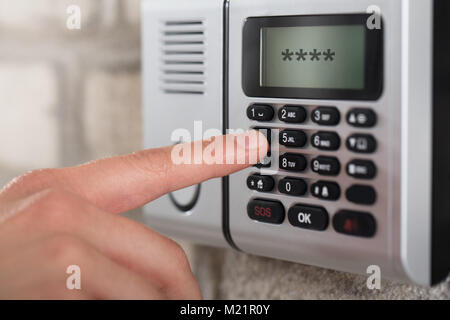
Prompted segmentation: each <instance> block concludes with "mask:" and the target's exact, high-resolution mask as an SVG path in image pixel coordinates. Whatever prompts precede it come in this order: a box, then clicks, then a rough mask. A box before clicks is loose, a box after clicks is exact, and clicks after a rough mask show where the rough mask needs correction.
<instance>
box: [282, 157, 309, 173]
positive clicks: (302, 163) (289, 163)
mask: <svg viewBox="0 0 450 320" xmlns="http://www.w3.org/2000/svg"><path fill="white" fill-rule="evenodd" d="M280 169H283V170H287V171H294V172H301V171H304V170H305V169H306V158H305V157H304V156H302V155H301V154H295V153H286V154H283V155H282V156H280Z"/></svg>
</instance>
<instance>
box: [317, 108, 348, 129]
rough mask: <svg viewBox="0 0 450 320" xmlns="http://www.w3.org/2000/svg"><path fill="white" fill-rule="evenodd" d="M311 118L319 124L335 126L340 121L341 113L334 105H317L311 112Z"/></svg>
mask: <svg viewBox="0 0 450 320" xmlns="http://www.w3.org/2000/svg"><path fill="white" fill-rule="evenodd" d="M311 120H312V121H313V122H315V123H317V124H319V125H321V126H335V125H337V124H338V123H339V121H341V114H340V113H339V110H338V109H336V108H334V107H318V108H316V109H314V111H313V112H312V114H311Z"/></svg>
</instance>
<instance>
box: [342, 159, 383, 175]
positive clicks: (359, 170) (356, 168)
mask: <svg viewBox="0 0 450 320" xmlns="http://www.w3.org/2000/svg"><path fill="white" fill-rule="evenodd" d="M376 173H377V168H376V166H375V164H374V163H373V162H372V161H370V160H352V161H350V162H349V163H348V164H347V174H348V175H349V176H351V177H353V178H357V179H373V178H374V177H375V175H376Z"/></svg>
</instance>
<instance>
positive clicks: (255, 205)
mask: <svg viewBox="0 0 450 320" xmlns="http://www.w3.org/2000/svg"><path fill="white" fill-rule="evenodd" d="M247 214H248V216H249V217H250V219H252V220H257V221H260V222H265V223H273V224H281V223H283V221H284V217H285V211H284V207H283V205H282V204H281V202H278V201H268V200H261V199H255V200H252V201H250V203H249V204H248V205H247Z"/></svg>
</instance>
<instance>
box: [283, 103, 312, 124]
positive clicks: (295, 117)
mask: <svg viewBox="0 0 450 320" xmlns="http://www.w3.org/2000/svg"><path fill="white" fill-rule="evenodd" d="M278 118H279V119H280V121H283V122H288V123H302V122H305V120H306V110H305V108H303V107H302V106H284V107H282V108H280V110H279V111H278Z"/></svg>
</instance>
